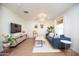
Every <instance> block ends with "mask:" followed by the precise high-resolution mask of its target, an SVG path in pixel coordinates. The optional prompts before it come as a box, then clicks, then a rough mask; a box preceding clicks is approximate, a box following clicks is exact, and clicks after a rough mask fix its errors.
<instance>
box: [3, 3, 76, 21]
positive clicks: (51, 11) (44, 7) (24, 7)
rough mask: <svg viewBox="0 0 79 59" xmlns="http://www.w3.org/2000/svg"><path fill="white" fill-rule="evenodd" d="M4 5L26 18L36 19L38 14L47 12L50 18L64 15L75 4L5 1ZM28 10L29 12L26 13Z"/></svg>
mask: <svg viewBox="0 0 79 59" xmlns="http://www.w3.org/2000/svg"><path fill="white" fill-rule="evenodd" d="M2 5H4V6H6V7H7V8H9V9H11V10H12V11H13V12H15V13H16V14H18V15H19V16H20V17H22V18H24V19H26V20H27V19H35V18H36V17H37V15H38V14H40V13H45V14H46V15H47V17H49V19H52V20H53V19H55V18H56V17H58V16H60V15H62V14H63V13H64V12H66V11H67V10H68V9H69V8H71V7H72V6H74V5H75V4H72V3H3V4H2ZM24 11H28V12H29V13H24Z"/></svg>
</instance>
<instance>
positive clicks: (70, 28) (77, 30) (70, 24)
mask: <svg viewBox="0 0 79 59" xmlns="http://www.w3.org/2000/svg"><path fill="white" fill-rule="evenodd" d="M64 33H65V35H66V36H69V37H71V40H72V49H73V50H74V51H76V52H78V53H79V4H78V5H76V6H74V7H73V8H71V9H70V10H69V11H67V12H66V13H65V14H64Z"/></svg>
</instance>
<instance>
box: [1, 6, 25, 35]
mask: <svg viewBox="0 0 79 59" xmlns="http://www.w3.org/2000/svg"><path fill="white" fill-rule="evenodd" d="M1 9H2V10H1V12H2V14H1V16H2V19H0V22H1V21H2V22H1V27H0V29H1V34H7V33H10V23H11V22H13V23H16V24H21V25H22V30H26V29H25V25H26V23H25V20H24V19H22V18H20V16H18V15H17V14H15V13H14V12H12V11H10V10H9V9H8V8H6V7H4V6H1ZM17 11H18V10H17Z"/></svg>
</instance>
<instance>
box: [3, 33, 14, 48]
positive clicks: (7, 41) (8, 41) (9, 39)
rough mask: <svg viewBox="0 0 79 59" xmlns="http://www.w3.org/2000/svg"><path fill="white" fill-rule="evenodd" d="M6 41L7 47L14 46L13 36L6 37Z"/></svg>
mask: <svg viewBox="0 0 79 59" xmlns="http://www.w3.org/2000/svg"><path fill="white" fill-rule="evenodd" d="M4 38H5V41H4V42H3V43H4V44H3V45H4V46H5V47H9V46H11V45H12V44H13V42H14V38H13V37H12V35H11V34H9V35H6V36H4Z"/></svg>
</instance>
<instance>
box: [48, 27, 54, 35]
mask: <svg viewBox="0 0 79 59" xmlns="http://www.w3.org/2000/svg"><path fill="white" fill-rule="evenodd" d="M47 32H48V35H49V33H51V32H53V33H54V32H55V31H54V26H49V27H48V29H47Z"/></svg>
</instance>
